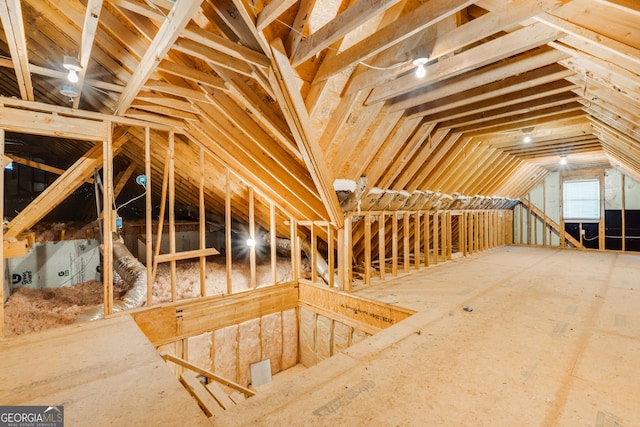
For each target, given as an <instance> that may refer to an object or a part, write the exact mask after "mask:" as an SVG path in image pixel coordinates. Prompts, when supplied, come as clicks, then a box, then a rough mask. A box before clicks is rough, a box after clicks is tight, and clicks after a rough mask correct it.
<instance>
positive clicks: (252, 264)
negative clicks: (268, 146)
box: [249, 186, 314, 289]
mask: <svg viewBox="0 0 640 427" xmlns="http://www.w3.org/2000/svg"><path fill="white" fill-rule="evenodd" d="M249 238H251V239H253V241H254V242H255V240H256V209H255V195H254V194H253V187H251V186H249ZM311 243H312V244H313V242H311ZM313 249H314V248H312V251H311V252H312V253H313ZM312 258H313V256H312ZM312 261H313V259H312ZM312 264H313V263H312ZM249 268H250V270H251V285H250V286H251V289H255V288H256V286H258V283H257V275H256V245H255V244H254V245H251V246H249Z"/></svg>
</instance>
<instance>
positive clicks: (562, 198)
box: [559, 174, 566, 248]
mask: <svg viewBox="0 0 640 427" xmlns="http://www.w3.org/2000/svg"><path fill="white" fill-rule="evenodd" d="M559 190H560V196H559V201H560V247H561V248H564V247H566V241H565V239H566V238H565V231H564V176H563V175H562V174H561V175H560V188H559Z"/></svg>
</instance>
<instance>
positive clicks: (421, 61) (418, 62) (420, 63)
mask: <svg viewBox="0 0 640 427" xmlns="http://www.w3.org/2000/svg"><path fill="white" fill-rule="evenodd" d="M427 62H429V58H416V59H414V60H413V65H415V66H416V67H418V68H416V77H418V78H419V79H421V78H423V77H424V76H426V75H427V70H426V69H425V68H424V65H425V64H426V63H427Z"/></svg>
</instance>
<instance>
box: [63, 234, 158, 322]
mask: <svg viewBox="0 0 640 427" xmlns="http://www.w3.org/2000/svg"><path fill="white" fill-rule="evenodd" d="M113 264H114V269H115V271H116V273H118V274H119V275H120V277H121V278H122V280H124V281H125V282H126V283H127V284H128V285H129V290H128V291H127V293H126V294H124V296H123V297H122V298H121V299H118V300H115V301H114V302H113V312H114V313H117V312H119V311H124V310H130V309H132V308H136V307H141V306H142V305H144V304H145V303H146V302H147V269H146V267H145V266H144V265H142V263H141V262H140V261H138V260H137V259H136V257H134V256H133V255H132V254H131V252H129V249H127V247H126V246H125V245H124V243H122V242H120V241H114V242H113ZM103 317H104V304H100V305H98V306H95V307H92V308H90V309H89V310H87V311H86V312H84V313H83V314H81V315H80V316H78V317H77V318H76V320H75V323H79V322H84V321H86V320H97V319H101V318H103Z"/></svg>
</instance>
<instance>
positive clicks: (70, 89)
mask: <svg viewBox="0 0 640 427" xmlns="http://www.w3.org/2000/svg"><path fill="white" fill-rule="evenodd" d="M60 93H61V94H62V95H64V96H67V97H69V101H70V102H72V101H73V98H75V97H76V96H78V90H77V89H76V88H75V86H72V85H64V86H62V90H61V91H60Z"/></svg>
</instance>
